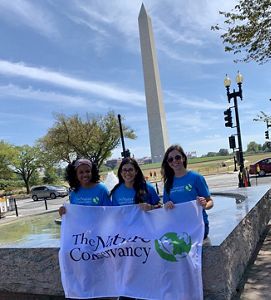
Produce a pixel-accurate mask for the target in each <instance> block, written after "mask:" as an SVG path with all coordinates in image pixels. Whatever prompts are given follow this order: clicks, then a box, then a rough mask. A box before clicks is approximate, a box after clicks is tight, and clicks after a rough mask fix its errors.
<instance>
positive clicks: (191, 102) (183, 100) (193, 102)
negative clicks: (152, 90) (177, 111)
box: [165, 91, 225, 110]
mask: <svg viewBox="0 0 271 300" xmlns="http://www.w3.org/2000/svg"><path fill="white" fill-rule="evenodd" d="M165 95H166V97H167V98H168V99H169V101H170V102H171V103H175V104H177V105H178V106H181V107H186V108H191V107H192V108H197V109H207V110H222V109H224V110H225V103H217V102H212V101H210V100H208V99H204V98H196V97H195V96H193V98H190V99H188V98H187V97H185V96H182V95H179V94H176V93H174V92H172V91H165Z"/></svg>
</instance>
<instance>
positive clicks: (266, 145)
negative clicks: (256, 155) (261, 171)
mask: <svg viewBox="0 0 271 300" xmlns="http://www.w3.org/2000/svg"><path fill="white" fill-rule="evenodd" d="M262 151H263V152H271V147H270V142H265V143H264V144H263V145H262Z"/></svg>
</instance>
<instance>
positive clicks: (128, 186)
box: [110, 157, 161, 300]
mask: <svg viewBox="0 0 271 300" xmlns="http://www.w3.org/2000/svg"><path fill="white" fill-rule="evenodd" d="M117 176H118V179H119V183H118V184H116V185H115V187H114V188H113V189H112V191H111V193H110V194H111V196H112V205H113V206H119V205H131V204H137V205H139V206H140V207H141V209H143V210H144V211H148V210H152V209H154V208H159V207H161V205H160V204H159V200H160V198H159V196H158V195H157V193H156V191H155V189H154V187H153V186H152V185H151V184H150V183H148V182H146V180H145V178H144V175H143V173H142V171H141V169H140V167H139V165H138V163H137V161H136V160H135V159H134V158H130V157H127V158H124V159H123V160H122V162H121V164H120V166H119V169H118V174H117ZM130 299H134V298H130V297H123V296H121V297H119V300H130Z"/></svg>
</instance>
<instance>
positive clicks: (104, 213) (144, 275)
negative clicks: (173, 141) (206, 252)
mask: <svg viewBox="0 0 271 300" xmlns="http://www.w3.org/2000/svg"><path fill="white" fill-rule="evenodd" d="M66 208H67V212H66V214H65V215H64V216H63V217H62V225H61V247H60V251H59V261H60V269H61V279H62V284H63V288H64V291H65V295H66V297H67V298H73V299H79V298H80V299H87V298H94V297H117V296H120V295H122V296H128V297H134V298H140V299H148V300H150V299H156V300H157V299H160V300H173V299H174V300H200V299H203V288H202V276H201V255H202V240H203V232H204V224H203V218H202V208H201V207H200V206H199V205H198V204H197V202H196V201H192V202H187V203H183V204H178V205H176V207H175V208H174V209H171V210H165V209H164V208H161V209H155V210H152V211H149V212H144V211H142V210H141V209H139V208H138V207H137V206H136V205H129V206H116V207H87V206H79V205H69V204H67V206H66Z"/></svg>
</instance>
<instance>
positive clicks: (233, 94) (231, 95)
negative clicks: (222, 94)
mask: <svg viewBox="0 0 271 300" xmlns="http://www.w3.org/2000/svg"><path fill="white" fill-rule="evenodd" d="M236 82H237V85H238V91H235V89H233V92H231V93H230V85H231V80H230V78H229V77H228V75H226V78H225V80H224V85H225V87H226V90H227V97H228V102H229V103H230V102H231V99H232V98H233V103H234V110H235V120H236V131H237V140H238V150H239V166H240V173H239V176H238V177H239V187H243V186H244V181H243V180H242V175H243V174H244V172H243V171H244V156H243V147H242V138H241V129H240V122H239V112H238V103H237V98H238V97H239V98H240V99H241V100H243V95H242V82H243V76H242V75H241V74H240V72H239V71H238V73H237V76H236Z"/></svg>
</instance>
